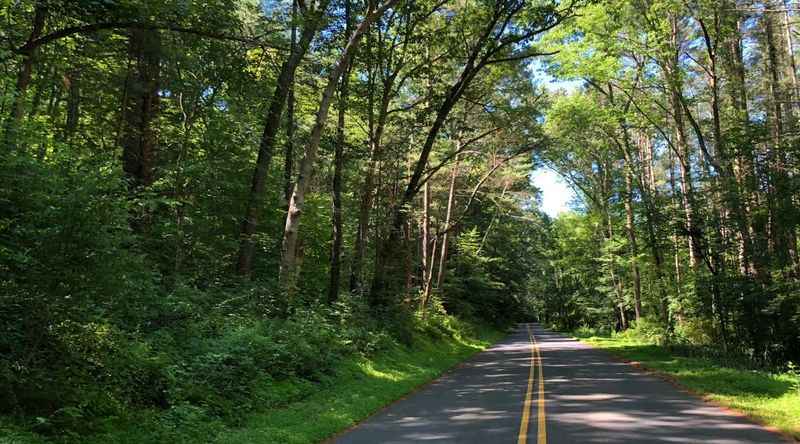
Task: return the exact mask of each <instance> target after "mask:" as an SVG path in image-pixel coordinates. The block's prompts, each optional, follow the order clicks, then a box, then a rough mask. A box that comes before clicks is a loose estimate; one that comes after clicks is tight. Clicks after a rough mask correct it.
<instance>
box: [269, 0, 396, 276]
mask: <svg viewBox="0 0 800 444" xmlns="http://www.w3.org/2000/svg"><path fill="white" fill-rule="evenodd" d="M397 1H398V0H387V1H385V2H384V3H383V4H381V5H380V6H379V7H377V8H376V9H375V10H374V11H371V12H369V13H368V14H367V16H366V17H365V18H364V19H363V21H362V22H361V23H359V25H358V27H357V28H356V29H355V31H354V32H353V35H352V36H351V37H350V40H349V41H348V42H347V46H346V47H345V48H344V51H343V52H342V55H341V56H340V58H339V60H338V62H337V63H336V65H335V66H334V67H333V69H332V70H331V72H330V74H329V76H328V84H327V85H326V86H325V90H324V91H323V93H322V97H321V98H320V104H319V108H318V110H317V117H316V121H315V122H314V126H313V127H312V129H311V134H310V136H309V141H308V144H307V145H306V149H305V153H304V155H303V159H302V160H301V161H300V168H299V176H298V178H297V183H296V184H295V186H294V191H293V192H292V197H291V199H290V201H289V212H288V214H287V216H286V225H285V228H284V233H283V248H282V257H281V269H280V278H281V282H282V284H283V285H284V287H285V288H287V289H288V290H289V291H291V290H292V289H293V287H294V278H295V272H296V269H295V265H296V261H295V251H294V248H295V245H296V244H297V234H298V229H299V227H300V217H301V215H302V211H303V207H304V205H305V196H306V193H307V192H308V186H309V184H310V181H311V175H312V173H313V167H314V163H315V162H316V159H317V151H318V149H319V143H320V140H321V138H322V131H323V129H324V127H325V122H326V120H327V118H328V110H329V108H330V104H331V99H332V97H333V94H334V92H335V91H336V87H337V86H338V84H339V79H340V78H341V76H342V74H343V73H344V72H345V70H346V69H347V66H348V65H349V63H350V59H351V58H352V56H353V54H354V53H355V51H356V49H357V48H358V45H359V43H360V42H361V38H362V36H363V35H364V32H365V31H366V30H367V29H368V28H369V27H370V26H371V24H372V23H373V22H374V21H375V20H377V19H378V18H379V17H380V16H381V15H383V13H384V11H386V9H388V8H390V7H391V6H393V5H394V4H395V3H397Z"/></svg>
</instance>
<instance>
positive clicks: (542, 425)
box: [528, 327, 547, 444]
mask: <svg viewBox="0 0 800 444" xmlns="http://www.w3.org/2000/svg"><path fill="white" fill-rule="evenodd" d="M528 330H529V331H530V327H528ZM531 340H532V341H533V348H534V350H535V351H536V359H537V361H538V363H539V405H538V408H537V409H536V410H537V411H538V412H539V418H538V419H539V422H538V427H537V431H538V433H537V435H536V442H537V444H547V423H546V417H545V411H544V367H543V366H542V349H541V348H539V343H538V342H536V336H534V335H533V334H531Z"/></svg>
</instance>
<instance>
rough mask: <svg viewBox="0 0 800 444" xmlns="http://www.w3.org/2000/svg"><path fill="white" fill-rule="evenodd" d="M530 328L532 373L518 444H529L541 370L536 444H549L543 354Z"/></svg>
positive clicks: (529, 379) (529, 327)
mask: <svg viewBox="0 0 800 444" xmlns="http://www.w3.org/2000/svg"><path fill="white" fill-rule="evenodd" d="M527 327H528V340H529V341H530V343H531V364H530V371H529V372H528V391H527V392H526V394H525V404H524V406H523V410H522V421H521V422H520V424H519V436H518V437H517V444H527V442H528V423H529V422H530V416H531V405H532V404H533V386H534V381H535V378H534V372H535V370H536V368H537V367H538V368H539V387H538V399H537V402H538V404H537V408H536V411H537V412H538V423H537V425H538V427H537V433H536V444H547V428H546V425H545V415H544V372H543V371H542V353H541V351H540V350H539V343H538V342H536V337H535V336H534V335H533V333H532V332H531V326H530V324H527Z"/></svg>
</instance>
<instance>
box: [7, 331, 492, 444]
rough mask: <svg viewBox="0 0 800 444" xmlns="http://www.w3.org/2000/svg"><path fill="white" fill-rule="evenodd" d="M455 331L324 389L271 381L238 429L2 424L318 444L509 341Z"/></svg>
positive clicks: (177, 416)
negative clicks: (74, 427)
mask: <svg viewBox="0 0 800 444" xmlns="http://www.w3.org/2000/svg"><path fill="white" fill-rule="evenodd" d="M455 331H471V332H472V333H471V334H470V335H469V336H465V335H464V334H459V333H455V335H454V337H452V338H451V337H439V338H436V339H434V338H433V337H431V336H429V335H427V334H425V333H422V332H418V333H417V334H416V336H415V338H414V341H413V346H412V347H405V346H401V345H396V344H395V345H392V346H390V347H389V348H387V349H384V350H383V351H380V352H378V353H377V354H375V355H374V356H371V357H363V356H360V355H357V356H351V357H349V358H346V359H345V360H343V361H340V362H339V364H338V365H337V366H336V368H335V369H334V371H333V372H331V374H330V375H329V376H327V377H326V378H325V379H323V380H320V381H317V382H310V381H308V380H300V379H288V380H284V381H280V382H276V381H269V380H266V381H265V383H264V387H263V388H262V389H260V390H262V391H263V392H264V393H262V394H261V396H259V395H258V394H254V397H257V398H258V399H262V400H264V402H263V403H262V404H261V405H260V406H259V408H257V409H256V410H255V411H252V410H251V411H250V412H244V413H243V416H242V417H241V418H240V421H237V425H236V426H235V427H234V426H231V425H230V424H225V423H223V422H222V421H221V420H219V419H215V418H213V417H210V416H208V415H206V414H203V413H202V409H198V407H196V406H191V405H185V406H177V408H176V409H174V410H173V411H170V412H165V411H159V410H156V409H147V410H141V411H138V412H130V414H128V415H124V416H121V417H118V418H110V419H109V420H108V422H107V423H106V424H105V426H104V427H102V430H100V431H98V430H95V431H91V430H83V431H77V432H75V433H72V434H69V435H66V436H63V435H62V436H54V437H52V438H51V440H47V439H46V438H45V437H44V436H41V435H38V434H35V433H31V432H29V431H27V430H25V428H23V427H21V426H20V424H19V423H14V422H13V421H10V418H7V417H2V416H0V444H48V443H57V444H77V443H80V444H106V443H115V444H156V443H163V442H170V443H172V444H184V443H186V444H189V443H193V444H194V443H214V444H245V443H258V444H268V443H281V444H295V443H314V442H319V441H322V440H324V439H326V438H329V437H331V436H333V435H335V434H336V433H338V432H340V431H343V430H345V429H347V428H348V427H350V426H352V425H354V424H356V423H358V422H359V421H361V420H363V419H365V418H367V417H368V416H370V415H371V414H372V413H374V412H375V411H377V410H379V409H380V408H381V407H383V406H385V405H387V404H389V403H391V402H392V401H394V400H397V399H399V398H401V397H403V396H404V395H406V394H407V393H409V392H411V391H413V390H414V389H415V388H417V387H419V386H421V385H423V384H425V383H427V382H429V381H431V380H433V379H435V378H437V377H438V376H440V375H441V374H442V373H444V372H445V371H446V370H448V369H449V368H451V367H453V366H454V365H456V364H458V363H459V362H461V361H463V360H465V359H466V358H468V357H469V356H471V355H472V354H474V353H476V352H478V351H481V350H483V349H484V348H486V347H487V346H489V345H490V344H492V343H493V342H495V341H496V340H498V339H500V337H502V336H503V333H502V332H500V331H497V330H491V329H480V328H470V327H467V326H466V324H462V325H461V328H458V329H457V330H455Z"/></svg>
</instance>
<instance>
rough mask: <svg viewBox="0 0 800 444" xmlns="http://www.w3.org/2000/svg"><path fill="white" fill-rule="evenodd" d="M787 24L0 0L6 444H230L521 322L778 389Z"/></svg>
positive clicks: (793, 155)
mask: <svg viewBox="0 0 800 444" xmlns="http://www.w3.org/2000/svg"><path fill="white" fill-rule="evenodd" d="M798 17H800V5H795V2H793V1H790V0H780V1H779V0H761V1H759V0H533V1H524V0H497V1H494V0H493V1H488V0H487V1H484V0H450V1H448V0H416V1H410V0H367V1H355V0H206V1H186V0H159V1H150V0H78V1H65V0H0V21H2V23H3V26H2V27H0V62H2V69H1V70H0V307H1V308H0V435H3V434H5V435H7V436H11V437H12V438H11V439H12V440H11V441H10V442H98V443H99V442H131V443H138V442H165V441H168V440H172V441H175V442H237V441H235V440H231V441H225V440H222V439H217V438H218V437H219V436H221V433H222V432H220V430H227V429H235V428H236V427H241V425H242V422H241V421H242V419H241V418H242V417H243V416H245V415H247V414H249V413H250V412H253V411H258V410H260V409H264V408H279V407H281V406H283V405H286V404H287V403H290V402H293V401H295V400H297V399H301V398H303V397H304V396H308V394H309V393H313V392H314V391H315V390H318V388H319V387H323V386H325V385H326V384H328V382H326V381H330V378H332V377H334V376H335V375H336V374H337V372H341V371H342V370H341V369H342V368H344V364H343V363H346V362H350V361H351V360H354V359H368V358H369V357H372V356H380V355H381V353H384V354H386V353H388V354H400V355H402V356H405V353H409V350H412V351H413V350H415V349H418V348H419V347H423V348H424V347H428V346H432V345H431V344H436V343H442V341H445V343H448V344H450V343H452V342H447V341H456V340H463V339H464V338H477V337H480V336H481V335H484V336H485V335H486V333H485V332H487V331H489V332H493V333H489V336H492V335H493V334H496V332H498V331H502V330H503V329H505V328H507V327H508V326H510V325H512V324H514V323H515V322H521V321H530V320H538V321H539V322H541V323H542V324H545V325H548V326H552V327H553V328H557V329H559V330H562V331H571V330H575V329H579V328H593V329H598V330H601V331H607V332H611V331H625V330H630V331H633V332H636V334H637V335H640V336H642V337H646V338H648V339H650V340H652V341H653V342H654V343H657V344H662V345H670V346H675V347H682V348H683V349H685V350H691V352H692V353H700V354H703V355H704V356H706V355H707V356H725V357H726V358H730V359H734V360H739V361H741V362H745V363H746V365H748V366H750V367H752V368H762V369H763V368H769V369H778V370H783V369H785V368H786V366H787V365H791V364H790V363H791V362H799V361H800V253H799V252H798V223H799V222H800V213H798V204H800V180H799V179H798V173H800V145H799V144H798V140H800V139H799V138H798V136H800V121H798V119H800V85H798V69H797V61H796V58H795V48H796V46H797V42H796V40H798V39H800V25H798ZM542 169H549V170H552V171H555V172H556V173H558V174H559V175H560V176H561V177H562V178H563V181H564V182H565V183H567V184H568V185H569V186H570V187H571V188H572V189H573V190H574V192H575V195H576V198H575V199H574V202H572V204H571V207H572V208H571V210H570V211H567V212H564V213H561V214H559V215H557V216H554V215H548V214H546V213H545V212H544V211H542V210H541V205H542V198H543V196H542V192H541V190H539V189H537V187H536V186H535V185H534V184H533V183H532V181H531V175H532V173H533V172H534V171H537V170H542ZM398 396H399V395H398ZM115 433H116V434H115ZM15 439H16V441H15ZM0 442H4V441H3V439H2V437H0ZM238 442H249V441H238ZM285 442H289V441H285Z"/></svg>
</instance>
